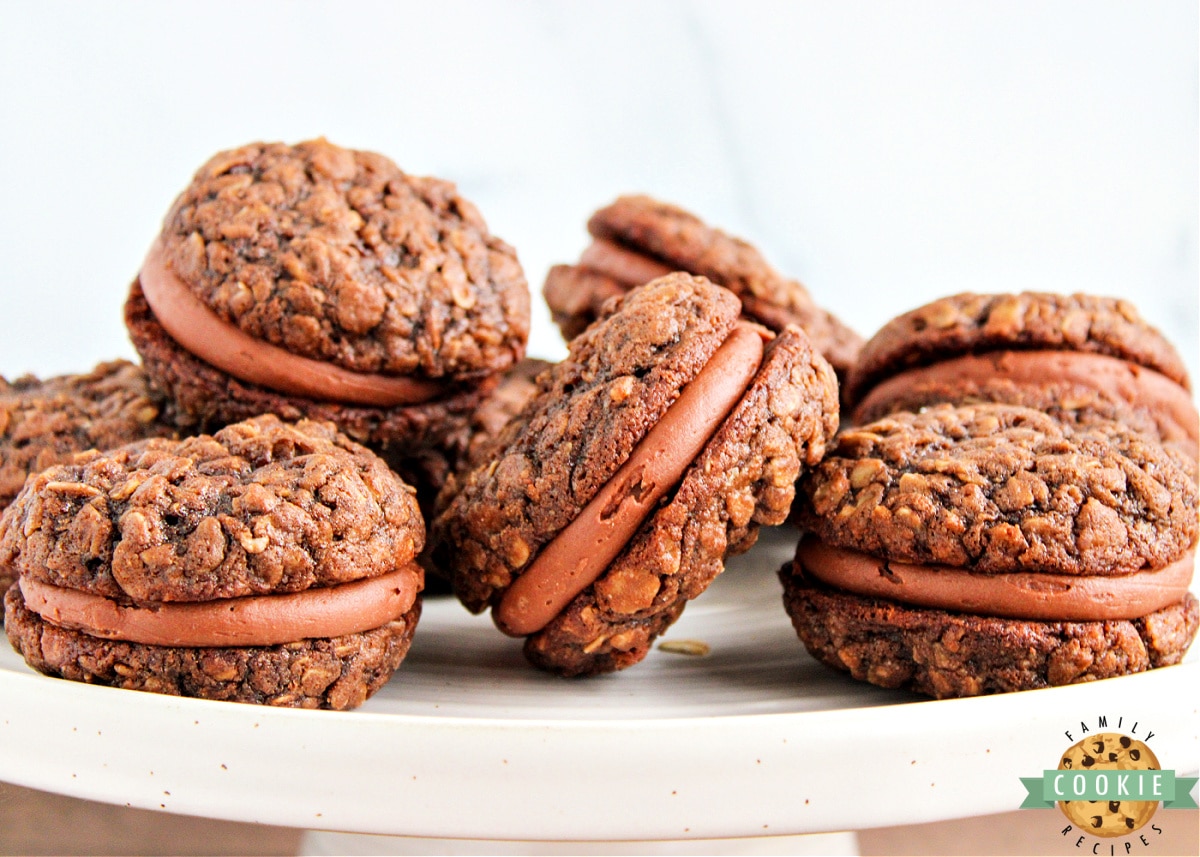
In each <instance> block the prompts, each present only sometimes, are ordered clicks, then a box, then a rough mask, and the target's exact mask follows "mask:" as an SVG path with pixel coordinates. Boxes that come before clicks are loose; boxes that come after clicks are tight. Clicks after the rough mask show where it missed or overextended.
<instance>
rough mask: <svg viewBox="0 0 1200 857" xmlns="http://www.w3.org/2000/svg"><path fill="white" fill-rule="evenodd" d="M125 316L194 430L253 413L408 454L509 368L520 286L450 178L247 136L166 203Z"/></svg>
mask: <svg viewBox="0 0 1200 857" xmlns="http://www.w3.org/2000/svg"><path fill="white" fill-rule="evenodd" d="M126 318H127V321H128V322H129V328H130V333H131V335H132V337H133V340H134V345H135V346H136V347H137V349H138V351H139V353H141V354H142V355H143V357H144V359H145V361H146V366H147V370H148V371H149V372H150V373H151V375H152V376H153V377H154V378H155V381H156V382H157V383H158V384H159V385H160V386H161V387H162V388H163V389H164V390H165V391H166V392H167V393H168V395H170V396H171V397H172V398H173V399H174V400H175V401H176V403H177V404H178V406H179V410H180V415H181V418H182V419H183V420H185V421H190V424H192V425H194V426H196V427H198V428H200V429H205V430H208V429H212V428H216V427H219V426H221V425H224V424H226V423H228V422H233V421H236V420H239V419H243V418H246V417H248V416H252V415H255V414H257V413H263V412H266V411H270V412H274V413H278V414H281V415H286V416H287V417H288V418H294V417H297V416H306V417H312V418H320V419H332V420H334V421H335V422H336V423H337V424H338V425H339V427H340V428H342V429H343V430H345V431H346V432H348V433H351V434H352V435H353V436H354V437H356V438H358V439H359V440H362V441H367V442H370V443H372V444H375V445H379V446H386V445H388V444H397V445H407V446H411V447H419V446H420V445H422V444H425V443H434V444H435V445H436V444H437V443H439V442H440V441H441V440H442V439H443V438H445V437H448V436H450V435H452V434H453V433H455V432H456V431H461V429H462V427H463V425H464V423H465V420H466V419H467V418H468V417H469V415H470V413H471V412H472V411H473V410H474V407H475V406H476V405H477V404H478V401H479V399H480V397H481V395H482V394H483V393H485V392H486V389H480V385H481V384H494V380H493V379H494V376H496V375H497V374H498V373H501V372H503V371H505V370H506V369H507V368H508V367H510V366H511V365H513V364H514V363H516V362H517V361H518V360H520V358H521V356H522V355H523V353H524V348H525V341H526V339H527V336H528V331H529V294H528V288H527V286H526V283H525V279H524V275H523V274H522V271H521V267H520V265H519V263H518V261H517V257H516V253H515V252H514V251H513V249H512V248H511V247H509V246H508V245H507V244H505V243H504V242H503V241H501V240H500V239H498V238H496V237H494V236H492V235H491V234H490V233H489V232H488V231H487V227H486V225H485V223H484V221H483V219H482V218H481V217H480V216H479V213H478V212H477V211H476V210H475V208H474V206H472V205H471V204H470V203H469V202H468V201H467V200H465V199H463V198H462V197H461V196H459V194H458V193H457V191H456V189H455V188H454V186H453V185H452V184H450V183H448V182H444V181H441V180H439V179H432V178H420V177H414V176H410V175H408V174H406V173H404V172H402V171H401V170H400V169H399V168H397V167H396V166H395V164H393V163H392V162H391V161H389V160H388V159H387V158H384V157H383V156H381V155H377V154H374V153H370V152H360V151H353V150H349V149H343V148H340V147H338V146H334V145H332V144H331V143H328V142H327V141H325V140H312V141H309V142H305V143H300V144H298V145H295V146H288V145H284V144H279V143H273V144H267V143H255V144H251V145H248V146H243V147H241V148H239V149H234V150H231V151H228V152H222V153H220V154H218V155H216V156H214V157H213V158H212V159H211V160H210V161H209V162H208V163H207V164H205V165H204V166H203V167H201V169H200V170H199V171H198V172H197V173H196V175H195V177H194V179H193V181H192V183H191V185H189V186H188V187H187V188H186V189H185V190H184V192H183V193H182V194H181V195H180V196H179V198H178V199H177V200H176V201H175V203H174V205H173V206H172V207H171V210H170V211H169V212H168V214H167V217H166V219H165V220H164V223H163V229H162V232H161V234H160V235H159V237H158V239H157V240H156V241H155V243H154V245H153V246H152V247H151V250H150V253H149V254H148V256H147V258H146V261H145V263H144V265H143V267H142V270H141V272H140V274H139V276H138V279H137V281H136V282H135V283H134V286H133V289H132V291H131V295H130V299H129V302H128V304H127V307H126ZM342 408H344V409H345V411H344V413H343V412H342V410H341V409H342ZM343 417H344V419H343Z"/></svg>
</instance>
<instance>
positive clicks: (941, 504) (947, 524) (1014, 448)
mask: <svg viewBox="0 0 1200 857" xmlns="http://www.w3.org/2000/svg"><path fill="white" fill-rule="evenodd" d="M1195 480H1196V465H1195V463H1194V462H1193V461H1192V460H1190V459H1189V458H1187V457H1186V456H1185V455H1183V454H1181V453H1180V452H1178V451H1176V450H1173V449H1171V448H1169V447H1166V446H1163V445H1161V444H1159V443H1157V442H1155V441H1154V440H1152V439H1150V438H1147V437H1146V436H1144V435H1142V434H1141V433H1139V432H1137V431H1134V430H1131V429H1129V428H1127V427H1126V426H1123V425H1121V424H1119V423H1114V422H1104V421H1096V422H1094V423H1089V424H1073V423H1065V422H1061V421H1059V420H1057V419H1055V418H1054V417H1052V416H1050V415H1048V414H1044V413H1042V412H1040V411H1037V410H1033V409H1032V408H1025V407H1019V406H1014V405H1005V404H991V403H988V404H979V405H964V406H958V407H955V406H952V405H937V406H934V407H930V408H926V409H925V410H923V411H921V412H920V413H911V412H898V413H895V414H892V415H891V416H889V417H885V418H882V419H879V420H876V421H875V422H872V423H868V424H867V425H864V426H861V427H856V428H852V429H847V430H845V431H843V432H841V433H840V434H839V435H838V437H837V439H836V441H835V443H834V445H833V447H832V448H831V449H830V451H829V454H828V455H826V457H825V459H824V460H823V461H822V462H821V463H820V465H818V466H817V467H816V468H815V469H814V470H813V471H811V472H810V473H809V474H808V476H806V478H805V479H804V480H803V481H802V484H801V489H800V490H802V491H803V493H804V494H805V496H806V498H807V501H808V502H807V503H805V504H802V505H801V506H800V509H801V514H800V519H801V525H802V526H803V527H804V528H806V529H807V530H809V531H811V532H812V533H814V534H816V535H817V536H818V537H819V538H820V539H821V540H822V541H824V542H825V543H826V544H829V545H834V546H837V547H843V548H848V549H850V550H855V551H863V552H866V553H870V554H872V555H874V556H878V557H881V558H884V559H888V560H895V561H898V562H904V563H934V564H938V565H944V566H954V567H958V568H964V569H967V570H969V571H973V572H980V573H984V574H1002V573H1009V572H1044V573H1047V574H1066V575H1122V574H1131V573H1133V572H1137V571H1141V570H1144V569H1157V568H1162V567H1164V566H1166V565H1167V564H1168V563H1170V562H1173V561H1174V560H1176V559H1178V558H1179V557H1180V556H1182V555H1183V554H1184V552H1185V551H1187V550H1188V548H1189V547H1190V546H1191V545H1192V544H1194V543H1195V541H1196V536H1197V530H1198V526H1200V525H1198V521H1197V517H1196V508H1197V489H1196V483H1195Z"/></svg>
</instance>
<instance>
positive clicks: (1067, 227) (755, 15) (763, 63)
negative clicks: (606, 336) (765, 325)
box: [0, 0, 1200, 377]
mask: <svg viewBox="0 0 1200 857" xmlns="http://www.w3.org/2000/svg"><path fill="white" fill-rule="evenodd" d="M1197 78H1198V72H1197V7H1196V4H1195V3H1194V2H1144V3H1128V2H1120V3H1114V2H1086V3H1085V2H1036V3H1020V2H1018V3H1013V2H1009V3H1003V4H1001V3H996V4H983V3H961V2H941V3H934V2H921V3H861V2H860V3H840V2H839V3H834V2H829V3H817V2H809V3H776V2H771V3H768V2H760V3H739V4H734V3H678V2H655V3H644V2H621V3H613V2H608V3H603V4H600V3H595V4H583V3H571V4H566V3H548V2H519V3H518V2H509V3H490V4H485V3H462V2H459V3H445V2H427V3H419V4H418V3H365V2H361V3H352V2H340V3H327V4H323V3H314V2H288V3H282V2H258V3H250V2H243V0H236V2H206V3H178V2H175V3H170V4H165V3H163V4H153V3H149V2H144V3H129V2H124V3H86V4H85V3H62V2H37V3H35V2H26V3H18V2H6V3H4V4H2V5H0V121H2V122H3V133H2V134H0V196H2V199H3V203H2V204H0V258H2V259H3V273H2V274H0V296H2V300H3V304H2V306H3V310H2V312H3V316H2V317H3V319H4V327H3V335H2V336H0V373H3V374H4V375H7V376H9V377H11V376H13V375H17V374H20V373H21V372H24V371H35V372H37V373H39V374H42V375H50V374H56V373H60V372H70V371H80V370H83V369H86V368H89V367H90V366H91V365H92V364H94V363H95V362H97V361H98V360H100V359H104V358H110V357H113V356H117V355H125V356H133V352H132V349H131V348H130V346H129V344H128V342H127V340H126V338H125V333H124V329H123V326H122V322H121V303H122V300H123V297H124V293H125V290H126V287H127V285H128V283H129V281H130V280H131V278H132V277H133V275H134V274H135V272H136V271H137V268H138V266H139V264H140V261H141V258H142V254H143V253H144V252H145V249H146V248H147V246H148V245H149V243H150V241H151V239H152V237H153V235H154V233H155V232H156V229H157V225H158V223H159V220H160V218H161V217H162V215H163V214H164V213H165V211H166V209H167V207H168V205H169V204H170V202H171V200H172V198H173V197H174V195H175V194H176V193H177V192H178V191H179V190H180V189H181V188H182V187H183V186H184V185H185V184H186V183H187V181H188V179H189V177H190V175H191V173H192V171H193V170H194V169H195V168H196V167H198V166H199V165H200V164H201V163H202V162H203V161H204V160H206V159H207V158H208V156H209V155H211V154H213V153H214V152H216V151H218V150H220V149H223V148H229V147H232V146H235V145H239V144H242V143H245V142H249V141H251V140H255V139H281V140H288V141H296V140H299V139H303V138H307V137H310V136H315V135H318V134H324V135H326V136H328V137H329V138H330V139H331V140H333V141H335V142H338V143H340V144H343V145H347V146H352V147H357V148H368V149H375V150H377V151H380V152H383V153H385V154H387V155H389V156H391V157H392V158H393V159H394V160H395V161H396V162H397V163H398V164H399V165H400V166H401V167H402V168H404V169H405V170H407V171H409V172H413V173H425V174H433V175H437V176H441V177H444V178H449V179H453V180H455V181H457V182H458V183H459V185H460V187H461V188H462V190H463V192H464V193H465V195H467V196H468V197H469V198H471V199H473V200H474V201H475V202H476V203H477V204H478V206H479V208H480V209H481V211H482V212H483V213H484V215H485V216H486V217H487V219H488V220H489V223H490V225H491V226H492V228H493V230H494V231H495V232H496V233H497V234H499V235H501V236H502V237H504V238H505V239H506V240H508V241H509V242H510V243H512V244H514V245H515V246H516V247H517V249H518V251H519V252H520V255H521V258H522V261H523V263H524V266H525V270H526V273H527V275H528V277H529V280H530V285H531V288H532V290H533V292H534V294H535V296H537V295H538V293H539V292H540V288H541V283H542V280H543V277H544V275H545V271H546V269H547V267H548V266H549V265H550V264H552V263H554V262H557V261H569V260H571V259H573V258H574V257H575V255H576V254H577V253H578V252H579V250H580V249H582V247H583V246H584V244H585V243H586V235H585V231H584V222H585V220H586V218H587V216H588V215H589V214H590V212H591V211H592V210H594V209H595V208H597V207H598V206H600V205H602V204H604V203H606V202H608V201H609V200H611V199H612V198H613V197H615V196H616V195H618V194H619V193H622V192H629V191H645V192H649V193H651V194H653V195H656V196H659V197H660V198H663V199H666V200H669V201H674V202H677V203H679V204H682V205H684V206H685V207H687V208H689V209H692V210H694V211H695V212H696V213H698V214H700V215H701V216H703V217H704V218H706V219H707V220H709V221H710V222H712V223H714V224H717V225H720V226H722V227H724V228H726V229H727V230H729V231H731V232H733V233H735V234H738V235H741V236H743V237H746V238H748V239H750V240H752V241H753V242H755V243H756V244H758V245H759V246H760V248H761V249H762V250H763V251H764V253H765V254H766V255H767V257H768V258H769V259H770V260H772V261H773V262H774V263H775V264H776V265H777V266H778V267H779V268H781V269H782V270H783V271H785V272H787V273H789V274H792V275H794V276H797V277H799V278H800V279H802V280H803V281H805V282H806V283H807V284H808V285H809V287H810V289H811V290H812V292H813V293H814V295H815V296H816V297H817V299H818V300H820V301H821V302H823V303H824V304H825V305H827V306H828V307H830V308H831V309H833V310H834V311H835V312H837V313H838V314H839V315H841V316H842V317H843V318H845V319H847V320H848V321H849V322H850V323H851V324H853V325H854V326H855V327H856V328H858V330H859V331H860V332H862V333H864V334H865V335H870V334H871V333H872V332H873V331H874V330H876V329H877V328H878V327H879V325H881V324H882V323H883V322H884V321H886V320H887V319H888V318H890V317H891V316H892V315H894V314H896V313H898V312H901V311H903V310H905V309H908V308H911V307H913V306H915V305H917V304H920V303H923V302H925V301H928V300H931V299H933V298H936V297H938V296H941V295H945V294H950V293H953V292H957V291H962V290H976V291H988V290H1015V289H1026V288H1031V289H1046V290H1055V291H1073V290H1085V291H1090V292H1095V293H1101V294H1114V295H1122V296H1125V297H1128V298H1131V299H1133V300H1134V301H1135V302H1136V303H1137V304H1138V305H1139V307H1140V308H1141V309H1142V311H1143V314H1144V315H1145V316H1146V317H1147V318H1149V319H1150V320H1151V321H1152V322H1153V323H1154V324H1156V325H1158V326H1160V327H1161V328H1162V329H1163V330H1164V331H1165V332H1166V333H1167V334H1168V335H1169V336H1170V337H1171V338H1172V339H1173V340H1174V341H1175V342H1176V344H1177V345H1178V347H1179V348H1180V351H1181V352H1182V353H1183V354H1184V356H1185V358H1186V359H1187V361H1188V362H1189V365H1190V368H1191V370H1192V372H1193V375H1195V374H1197V370H1198V366H1197V362H1198V361H1197V326H1198V325H1197V284H1198V275H1197V197H1198V193H1197V188H1198V181H1200V178H1198V170H1197V162H1198V156H1197V142H1198V110H1197V104H1198V92H1197ZM535 312H536V313H537V314H536V316H535V329H534V334H533V340H532V342H531V347H530V350H531V353H534V354H540V355H542V356H548V357H556V356H558V355H560V354H561V353H562V352H563V349H562V344H561V342H560V340H559V339H558V336H557V332H556V331H555V330H554V329H553V328H552V327H551V326H550V325H549V323H548V320H547V314H546V311H545V309H544V307H543V306H542V305H541V302H540V299H537V300H535Z"/></svg>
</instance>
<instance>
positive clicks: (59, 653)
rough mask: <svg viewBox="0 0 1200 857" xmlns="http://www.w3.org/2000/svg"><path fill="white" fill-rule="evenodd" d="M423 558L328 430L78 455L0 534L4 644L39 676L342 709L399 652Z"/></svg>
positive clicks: (260, 429)
mask: <svg viewBox="0 0 1200 857" xmlns="http://www.w3.org/2000/svg"><path fill="white" fill-rule="evenodd" d="M424 538H425V529H424V522H423V521H422V519H421V515H420V512H419V511H418V510H417V504H416V500H415V499H414V497H413V493H412V490H411V489H410V488H409V487H408V486H407V485H405V484H404V483H403V482H401V481H400V479H399V478H398V477H396V475H395V474H394V473H392V472H391V471H390V470H389V469H388V468H387V466H386V465H385V464H384V463H383V461H382V460H381V459H379V458H378V457H377V456H376V455H374V454H373V453H371V452H370V451H369V450H367V449H365V448H364V447H362V446H360V445H358V444H356V443H354V442H353V441H350V440H349V439H348V438H346V437H345V436H343V435H341V434H339V433H338V432H336V431H335V430H334V428H333V426H332V425H330V424H328V423H315V422H307V421H304V422H300V423H298V424H296V425H290V424H287V423H283V422H281V421H280V420H279V419H277V418H276V417H274V416H263V417H258V418H256V419H253V420H249V421H246V422H242V423H235V424H233V425H230V426H227V427H226V428H224V429H221V430H220V431H218V432H217V433H216V434H215V435H212V436H208V435H201V436H198V437H192V438H188V439H187V440H182V441H171V440H157V439H156V440H148V441H144V442H142V443H139V444H133V445H129V446H125V447H119V448H118V449H116V450H113V451H111V452H107V453H101V452H95V451H93V452H88V453H84V454H81V455H80V456H78V457H76V459H75V460H74V461H73V462H72V463H70V464H63V465H58V466H55V467H51V468H50V469H48V470H46V471H44V472H42V473H40V474H38V475H37V476H35V477H33V478H31V479H30V480H29V482H28V483H26V485H25V487H24V489H22V491H21V493H20V494H19V495H18V497H17V499H16V500H15V501H14V502H13V503H12V505H11V506H9V507H8V509H7V510H6V511H5V512H4V514H3V515H2V516H0V566H7V567H10V568H12V569H13V570H14V571H15V572H17V573H18V575H19V577H18V581H17V584H16V585H15V586H12V587H11V588H10V589H9V590H8V593H7V595H6V596H5V601H4V606H5V630H6V631H7V633H8V638H9V641H10V642H11V643H12V645H13V647H14V648H15V649H16V650H17V652H19V653H20V654H21V655H22V656H23V657H24V658H25V660H26V662H28V663H29V665H30V666H32V667H34V668H35V669H37V670H39V671H41V672H43V673H46V674H47V675H52V676H61V677H62V678H66V679H71V680H74V681H83V682H92V683H96V684H104V685H111V686H114V687H120V688H128V689H132V690H144V691H152V692H155V693H166V694H174V695H180V696H192V697H200V698H204V699H213V700H226V701H232V702H250V703H260V704H264V705H277V706H290V707H298V708H334V709H345V708H353V707H354V706H357V705H359V704H361V703H362V702H363V701H364V700H365V699H366V698H367V697H368V696H370V695H371V694H372V693H374V692H375V691H376V690H378V689H379V688H380V687H381V686H382V685H383V684H384V682H386V681H387V680H388V677H389V676H391V674H392V672H393V671H394V670H395V669H396V668H397V667H398V666H399V665H400V662H401V661H402V660H403V658H404V656H405V654H406V652H407V651H408V647H409V643H410V642H411V640H412V635H413V631H414V629H415V627H416V623H417V619H418V617H419V616H420V612H421V601H420V591H421V588H422V584H423V575H422V572H421V569H420V567H419V566H418V565H417V564H416V563H415V561H414V560H415V557H416V555H417V553H418V552H419V551H420V549H421V547H422V544H423V542H424Z"/></svg>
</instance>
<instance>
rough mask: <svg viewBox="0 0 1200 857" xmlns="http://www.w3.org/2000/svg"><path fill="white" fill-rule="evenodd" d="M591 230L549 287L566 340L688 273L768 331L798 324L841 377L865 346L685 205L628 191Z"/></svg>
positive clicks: (746, 247)
mask: <svg viewBox="0 0 1200 857" xmlns="http://www.w3.org/2000/svg"><path fill="white" fill-rule="evenodd" d="M588 232H589V233H591V235H592V237H593V238H594V242H593V244H592V246H591V247H589V248H588V249H587V250H585V251H584V254H583V257H582V258H581V259H580V262H579V264H578V265H556V266H554V267H553V268H551V270H550V273H549V276H548V277H547V279H546V284H545V288H544V294H545V296H546V302H547V303H548V304H549V305H550V310H551V313H552V314H553V317H554V321H555V322H556V323H557V324H558V325H559V327H560V328H561V329H562V332H563V336H565V337H566V338H567V339H572V338H574V337H575V336H577V335H578V334H579V333H580V332H582V331H583V329H584V328H586V327H587V326H588V325H589V324H590V323H591V322H592V321H594V320H595V319H596V318H597V317H599V316H600V314H601V308H602V307H603V306H604V303H605V302H606V301H607V300H608V299H609V298H611V297H613V296H615V295H618V294H622V293H624V292H625V291H628V290H629V289H630V288H632V287H633V286H637V285H641V284H642V283H645V282H647V281H648V280H651V279H653V278H654V277H658V276H662V275H663V274H666V273H669V272H671V271H686V272H688V273H691V274H695V275H697V276H702V277H707V278H708V279H710V280H712V281H713V282H714V283H717V284H718V285H721V286H724V287H725V288H727V289H729V290H730V291H732V292H733V293H734V294H736V295H737V296H738V298H739V299H740V300H741V302H742V312H743V313H744V314H745V315H746V317H747V318H749V319H752V320H753V321H757V322H759V323H760V324H763V325H765V326H766V327H768V328H770V329H771V330H774V331H781V330H783V329H784V328H785V327H786V326H787V325H789V324H796V325H799V326H800V327H801V328H803V330H804V332H805V333H807V334H808V336H809V339H810V340H812V342H813V344H814V346H816V348H817V349H818V350H819V351H820V352H821V353H822V354H823V355H824V356H825V358H826V359H827V360H828V361H829V362H830V363H831V364H832V365H833V367H834V369H835V370H837V372H838V373H839V374H843V373H845V372H846V371H847V370H848V369H849V367H850V366H851V365H852V364H853V362H854V360H855V357H856V355H857V352H858V349H859V348H860V347H861V345H862V340H861V338H860V337H859V336H858V334H856V333H854V331H852V330H850V329H849V328H848V327H846V326H845V325H844V324H842V323H841V322H840V321H838V319H837V318H835V317H834V316H833V315H831V314H830V313H828V312H826V311H825V310H823V309H821V308H820V307H818V306H817V305H816V303H814V301H813V299H812V297H811V296H810V295H809V293H808V290H807V289H805V288H804V286H803V285H801V284H800V283H799V282H797V281H796V280H791V279H788V278H786V277H784V276H783V275H781V274H780V273H779V272H777V271H776V270H775V269H774V268H772V267H771V266H770V265H769V264H767V262H766V260H765V259H763V257H762V255H761V254H760V253H759V252H758V250H756V249H755V248H754V247H753V246H751V245H750V244H748V243H747V242H745V241H743V240H741V239H740V238H735V237H733V236H731V235H727V234H725V233H724V232H722V231H720V230H719V229H714V228H712V227H710V226H708V225H706V224H705V223H704V222H702V221H701V220H700V219H699V218H697V217H696V216H695V215H692V214H690V213H688V212H686V211H684V210H683V209H681V208H678V207H676V206H673V205H669V204H667V203H663V202H659V201H657V200H655V199H651V198H650V197H648V196H623V197H620V198H619V199H617V200H616V201H615V202H613V203H612V204H611V205H608V206H605V207H604V208H601V209H600V210H599V211H597V212H596V213H595V214H593V215H592V217H591V219H590V220H589V221H588Z"/></svg>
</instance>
